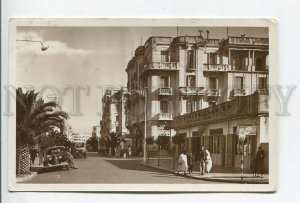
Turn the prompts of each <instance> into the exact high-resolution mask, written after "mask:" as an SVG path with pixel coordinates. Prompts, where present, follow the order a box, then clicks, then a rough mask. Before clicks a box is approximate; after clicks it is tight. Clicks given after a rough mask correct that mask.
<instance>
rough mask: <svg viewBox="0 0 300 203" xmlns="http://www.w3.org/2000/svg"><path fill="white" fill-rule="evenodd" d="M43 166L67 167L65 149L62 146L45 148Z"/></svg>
mask: <svg viewBox="0 0 300 203" xmlns="http://www.w3.org/2000/svg"><path fill="white" fill-rule="evenodd" d="M44 167H48V168H49V167H52V168H54V167H56V168H58V169H61V168H66V169H69V167H70V166H69V163H68V157H67V149H66V148H65V147H64V146H57V147H50V148H47V149H46V150H45V155H44Z"/></svg>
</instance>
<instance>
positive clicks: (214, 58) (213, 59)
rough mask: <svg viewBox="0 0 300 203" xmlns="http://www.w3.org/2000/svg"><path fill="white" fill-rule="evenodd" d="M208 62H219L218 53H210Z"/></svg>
mask: <svg viewBox="0 0 300 203" xmlns="http://www.w3.org/2000/svg"><path fill="white" fill-rule="evenodd" d="M207 55H208V60H207V61H208V64H217V53H208V54H207Z"/></svg>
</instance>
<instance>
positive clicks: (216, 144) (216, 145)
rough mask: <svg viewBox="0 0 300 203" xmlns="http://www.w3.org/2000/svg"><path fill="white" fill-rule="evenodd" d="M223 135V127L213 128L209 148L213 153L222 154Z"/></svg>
mask: <svg viewBox="0 0 300 203" xmlns="http://www.w3.org/2000/svg"><path fill="white" fill-rule="evenodd" d="M222 136H223V129H222V128H219V129H213V130H210V136H209V137H210V143H209V145H210V146H209V148H210V152H211V153H212V154H220V153H221V151H222V150H221V146H222V145H221V142H222Z"/></svg>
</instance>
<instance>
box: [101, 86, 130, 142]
mask: <svg viewBox="0 0 300 203" xmlns="http://www.w3.org/2000/svg"><path fill="white" fill-rule="evenodd" d="M126 92H127V90H126V88H122V89H121V90H120V89H107V90H106V91H105V94H104V96H103V98H102V113H103V114H102V120H101V122H100V127H101V131H100V134H101V138H107V137H109V135H110V134H111V133H116V134H118V135H119V136H125V134H126V133H127V129H126V126H125V102H126V96H125V94H126Z"/></svg>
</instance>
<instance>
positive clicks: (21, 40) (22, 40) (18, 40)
mask: <svg viewBox="0 0 300 203" xmlns="http://www.w3.org/2000/svg"><path fill="white" fill-rule="evenodd" d="M17 42H39V43H41V45H42V48H41V51H46V50H47V49H49V46H45V45H44V44H43V42H42V41H39V40H27V39H17Z"/></svg>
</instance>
